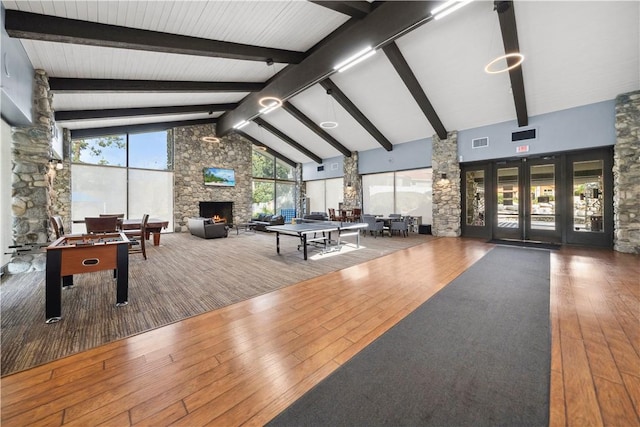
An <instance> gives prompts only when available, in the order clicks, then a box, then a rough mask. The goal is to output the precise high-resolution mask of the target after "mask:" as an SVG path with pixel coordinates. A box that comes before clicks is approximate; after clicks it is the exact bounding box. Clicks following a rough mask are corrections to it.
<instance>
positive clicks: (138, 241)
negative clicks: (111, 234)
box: [123, 214, 149, 259]
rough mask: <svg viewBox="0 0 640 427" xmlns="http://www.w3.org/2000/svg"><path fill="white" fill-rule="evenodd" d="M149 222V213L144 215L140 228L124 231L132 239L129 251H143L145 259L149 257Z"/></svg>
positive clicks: (131, 252)
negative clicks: (147, 245) (147, 244)
mask: <svg viewBox="0 0 640 427" xmlns="http://www.w3.org/2000/svg"><path fill="white" fill-rule="evenodd" d="M148 222H149V214H144V215H142V221H140V228H138V229H134V230H123V233H124V234H125V235H126V236H127V237H128V238H129V240H131V243H130V245H129V253H130V254H133V253H141V254H142V256H143V257H144V259H147V249H146V244H145V243H146V241H147V223H148Z"/></svg>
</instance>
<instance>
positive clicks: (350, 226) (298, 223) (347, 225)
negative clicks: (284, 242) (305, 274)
mask: <svg viewBox="0 0 640 427" xmlns="http://www.w3.org/2000/svg"><path fill="white" fill-rule="evenodd" d="M266 228H267V230H268V231H275V233H276V251H277V252H278V254H280V235H281V234H282V235H286V236H294V237H299V238H300V244H299V245H298V250H300V248H301V247H302V250H303V253H304V259H305V260H306V259H307V246H309V245H311V244H314V245H316V244H322V246H323V251H322V253H327V252H332V251H336V250H338V251H339V250H340V248H341V240H340V239H341V238H342V237H347V236H357V239H358V240H357V246H358V247H360V230H363V229H365V228H367V224H366V223H361V222H340V221H320V220H310V219H300V218H296V219H295V224H284V225H270V226H267V227H266ZM331 233H335V234H337V239H335V240H332V239H331Z"/></svg>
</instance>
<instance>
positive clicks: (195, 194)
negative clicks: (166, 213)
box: [173, 125, 252, 232]
mask: <svg viewBox="0 0 640 427" xmlns="http://www.w3.org/2000/svg"><path fill="white" fill-rule="evenodd" d="M173 132H174V147H175V148H174V203H173V204H174V213H173V214H174V218H173V220H174V231H176V232H185V231H188V229H187V227H186V224H187V222H188V219H189V218H191V217H197V216H198V215H199V204H198V202H200V201H213V202H229V201H230V202H233V222H234V223H239V222H246V221H248V220H249V219H250V218H251V202H252V183H251V178H252V168H251V154H252V151H251V143H250V142H249V141H247V140H245V139H244V138H242V137H241V136H239V135H235V134H231V135H228V136H225V137H220V142H205V141H202V137H205V136H215V125H201V126H189V127H180V128H174V129H173ZM205 167H221V168H229V169H234V170H235V177H236V185H235V187H214V186H206V185H204V181H203V175H202V170H203V169H204V168H205Z"/></svg>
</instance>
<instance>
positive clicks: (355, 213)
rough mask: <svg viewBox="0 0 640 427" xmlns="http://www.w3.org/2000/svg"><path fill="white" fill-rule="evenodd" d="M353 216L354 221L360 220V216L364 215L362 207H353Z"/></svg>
mask: <svg viewBox="0 0 640 427" xmlns="http://www.w3.org/2000/svg"><path fill="white" fill-rule="evenodd" d="M351 216H352V217H353V222H360V217H361V216H362V209H360V208H353V211H352V212H351Z"/></svg>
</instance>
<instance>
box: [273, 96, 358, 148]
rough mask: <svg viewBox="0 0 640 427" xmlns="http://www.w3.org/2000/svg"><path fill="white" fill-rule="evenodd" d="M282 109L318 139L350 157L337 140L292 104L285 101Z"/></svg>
mask: <svg viewBox="0 0 640 427" xmlns="http://www.w3.org/2000/svg"><path fill="white" fill-rule="evenodd" d="M282 109H284V110H285V111H286V112H287V113H289V114H291V115H292V116H293V117H295V118H296V119H298V120H299V121H300V122H301V123H302V124H304V125H305V126H306V127H308V128H309V129H310V130H311V131H312V132H313V133H315V134H316V135H318V136H319V137H320V138H322V139H324V140H325V141H326V142H328V143H329V144H330V145H331V146H332V147H333V148H335V149H336V150H338V151H340V152H341V153H342V154H343V155H344V156H345V157H351V151H350V150H349V149H348V148H347V147H345V146H344V145H342V144H340V142H338V140H336V139H335V138H334V137H332V136H331V135H329V134H328V133H327V132H326V131H325V130H324V129H322V128H321V127H320V126H318V125H317V124H316V123H314V121H313V120H311V119H310V118H309V117H307V116H306V115H305V114H304V113H303V112H302V111H300V110H298V109H297V108H296V107H295V106H294V105H293V104H291V103H290V102H289V101H285V102H284V103H283V104H282Z"/></svg>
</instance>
